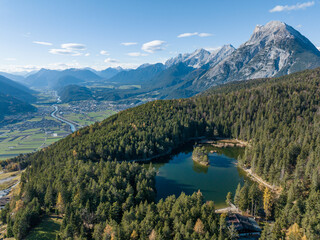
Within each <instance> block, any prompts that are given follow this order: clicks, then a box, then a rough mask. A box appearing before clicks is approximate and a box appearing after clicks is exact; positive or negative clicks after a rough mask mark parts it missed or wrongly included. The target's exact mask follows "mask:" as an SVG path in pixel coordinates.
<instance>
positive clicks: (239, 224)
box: [226, 213, 261, 240]
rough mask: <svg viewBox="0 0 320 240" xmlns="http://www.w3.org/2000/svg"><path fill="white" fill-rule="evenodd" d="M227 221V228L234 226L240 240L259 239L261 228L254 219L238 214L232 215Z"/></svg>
mask: <svg viewBox="0 0 320 240" xmlns="http://www.w3.org/2000/svg"><path fill="white" fill-rule="evenodd" d="M226 220H227V226H228V227H229V228H230V227H231V226H232V225H233V226H234V228H235V229H236V231H237V232H238V234H239V237H238V239H240V240H241V239H247V240H248V239H252V240H255V239H259V237H260V235H261V228H260V227H259V225H258V223H257V222H256V221H255V220H254V219H253V218H251V217H246V216H243V215H241V214H238V213H232V214H229V215H228V216H227V219H226Z"/></svg>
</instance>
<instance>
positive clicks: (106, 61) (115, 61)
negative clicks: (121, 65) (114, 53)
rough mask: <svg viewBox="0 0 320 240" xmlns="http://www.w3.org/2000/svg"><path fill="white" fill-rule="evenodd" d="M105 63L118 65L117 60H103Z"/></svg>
mask: <svg viewBox="0 0 320 240" xmlns="http://www.w3.org/2000/svg"><path fill="white" fill-rule="evenodd" d="M104 62H105V63H118V62H119V61H118V60H117V59H113V58H106V59H105V60H104Z"/></svg>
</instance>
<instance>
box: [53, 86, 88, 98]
mask: <svg viewBox="0 0 320 240" xmlns="http://www.w3.org/2000/svg"><path fill="white" fill-rule="evenodd" d="M58 94H59V96H60V98H61V101H62V102H71V101H81V100H90V99H93V97H92V92H91V91H90V89H88V88H86V87H81V86H78V85H74V84H72V85H68V86H65V87H64V88H61V89H60V90H59V91H58Z"/></svg>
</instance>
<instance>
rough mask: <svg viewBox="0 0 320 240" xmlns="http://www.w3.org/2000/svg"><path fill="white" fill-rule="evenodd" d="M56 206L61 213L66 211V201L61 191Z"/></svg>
mask: <svg viewBox="0 0 320 240" xmlns="http://www.w3.org/2000/svg"><path fill="white" fill-rule="evenodd" d="M56 208H57V209H58V211H59V213H60V214H62V213H63V212H64V202H63V198H62V195H61V193H60V192H59V193H58V198H57V204H56Z"/></svg>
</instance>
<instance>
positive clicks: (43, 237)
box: [25, 216, 62, 240]
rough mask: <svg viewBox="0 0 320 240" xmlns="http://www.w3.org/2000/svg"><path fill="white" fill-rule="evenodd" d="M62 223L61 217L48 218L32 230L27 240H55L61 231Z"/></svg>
mask: <svg viewBox="0 0 320 240" xmlns="http://www.w3.org/2000/svg"><path fill="white" fill-rule="evenodd" d="M61 222H62V218H61V217H58V216H46V217H44V218H43V219H42V221H41V222H40V223H39V225H38V226H36V227H35V228H33V229H32V230H31V232H30V233H29V234H28V236H27V237H26V238H25V240H55V239H56V235H57V233H58V232H59V230H60V225H61Z"/></svg>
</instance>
